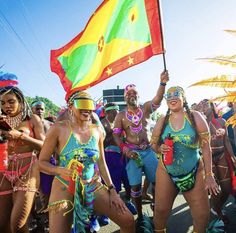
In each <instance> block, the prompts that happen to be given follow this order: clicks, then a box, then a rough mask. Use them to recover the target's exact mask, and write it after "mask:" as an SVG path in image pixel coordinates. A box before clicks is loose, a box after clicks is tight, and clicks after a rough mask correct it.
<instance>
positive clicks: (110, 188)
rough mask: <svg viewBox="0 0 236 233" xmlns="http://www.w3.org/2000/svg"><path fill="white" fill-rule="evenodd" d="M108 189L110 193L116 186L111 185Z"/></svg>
mask: <svg viewBox="0 0 236 233" xmlns="http://www.w3.org/2000/svg"><path fill="white" fill-rule="evenodd" d="M107 188H108V192H110V191H111V190H112V189H115V186H114V184H110V185H109V186H107Z"/></svg>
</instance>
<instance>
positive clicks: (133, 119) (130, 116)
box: [125, 108, 143, 134]
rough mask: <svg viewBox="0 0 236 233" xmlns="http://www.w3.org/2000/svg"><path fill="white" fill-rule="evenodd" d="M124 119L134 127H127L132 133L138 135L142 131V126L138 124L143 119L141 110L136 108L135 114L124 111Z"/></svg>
mask: <svg viewBox="0 0 236 233" xmlns="http://www.w3.org/2000/svg"><path fill="white" fill-rule="evenodd" d="M125 116H126V119H127V120H128V121H130V122H131V123H132V124H134V125H135V126H129V128H130V131H131V132H132V133H135V134H138V133H139V132H140V131H141V130H142V129H143V124H142V123H141V124H139V123H140V121H141V120H142V118H143V111H142V109H141V108H138V110H137V112H136V113H134V112H131V111H126V114H125Z"/></svg>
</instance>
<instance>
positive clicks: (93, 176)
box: [56, 129, 101, 233]
mask: <svg viewBox="0 0 236 233" xmlns="http://www.w3.org/2000/svg"><path fill="white" fill-rule="evenodd" d="M74 158H77V160H78V161H80V162H81V163H83V165H84V168H83V170H82V174H81V176H78V177H77V179H76V181H75V193H74V211H73V230H72V232H73V233H78V232H86V231H85V228H86V227H87V226H88V225H89V224H90V220H89V219H90V216H91V214H92V213H93V204H94V199H95V196H94V192H95V191H96V190H98V188H99V187H101V186H99V187H98V185H97V183H96V182H94V181H97V180H98V178H99V177H98V170H97V160H98V158H99V148H98V142H97V140H96V138H95V137H94V136H93V135H92V136H91V137H90V139H89V140H88V142H87V143H81V142H80V141H79V140H78V139H77V138H76V136H75V135H74V133H73V131H72V129H71V133H70V136H69V138H68V140H67V142H66V144H65V146H64V147H63V149H62V150H61V152H60V154H59V159H60V163H59V164H60V166H61V167H68V165H69V163H70V161H71V160H72V159H74ZM56 179H58V180H59V181H61V182H62V183H63V184H64V185H65V186H67V187H68V184H69V179H68V178H66V177H61V176H56Z"/></svg>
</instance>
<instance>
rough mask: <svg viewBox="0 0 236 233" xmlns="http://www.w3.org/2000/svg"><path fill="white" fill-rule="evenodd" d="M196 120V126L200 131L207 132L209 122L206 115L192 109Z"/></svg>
mask: <svg viewBox="0 0 236 233" xmlns="http://www.w3.org/2000/svg"><path fill="white" fill-rule="evenodd" d="M192 113H193V116H194V120H195V123H196V128H197V131H198V132H205V131H208V130H209V127H208V123H207V121H206V118H205V117H204V115H203V114H202V113H200V112H198V111H192Z"/></svg>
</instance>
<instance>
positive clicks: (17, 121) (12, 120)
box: [6, 112, 23, 129]
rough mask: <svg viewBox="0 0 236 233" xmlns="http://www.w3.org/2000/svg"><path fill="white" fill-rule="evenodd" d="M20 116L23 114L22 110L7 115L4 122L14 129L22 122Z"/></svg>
mask: <svg viewBox="0 0 236 233" xmlns="http://www.w3.org/2000/svg"><path fill="white" fill-rule="evenodd" d="M22 116H23V113H22V112H20V113H19V114H17V115H16V116H13V117H10V116H7V117H6V122H7V123H8V124H9V125H10V126H11V127H12V129H16V128H17V127H19V125H20V123H21V122H22Z"/></svg>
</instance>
